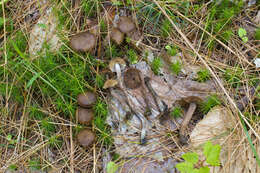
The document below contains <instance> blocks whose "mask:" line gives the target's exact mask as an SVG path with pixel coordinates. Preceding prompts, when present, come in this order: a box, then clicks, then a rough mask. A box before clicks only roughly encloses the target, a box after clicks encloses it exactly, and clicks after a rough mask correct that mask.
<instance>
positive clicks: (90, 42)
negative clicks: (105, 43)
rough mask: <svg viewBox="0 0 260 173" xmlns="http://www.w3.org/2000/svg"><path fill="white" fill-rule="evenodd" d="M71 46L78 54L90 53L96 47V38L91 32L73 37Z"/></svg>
mask: <svg viewBox="0 0 260 173" xmlns="http://www.w3.org/2000/svg"><path fill="white" fill-rule="evenodd" d="M70 46H71V48H72V49H73V50H75V51H77V52H90V51H91V50H92V49H93V48H94V47H95V46H96V37H95V35H94V34H91V33H89V32H83V33H79V34H76V35H73V36H72V37H71V38H70Z"/></svg>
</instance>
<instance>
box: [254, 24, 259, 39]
mask: <svg viewBox="0 0 260 173" xmlns="http://www.w3.org/2000/svg"><path fill="white" fill-rule="evenodd" d="M255 39H256V40H260V27H258V28H257V29H256V31H255Z"/></svg>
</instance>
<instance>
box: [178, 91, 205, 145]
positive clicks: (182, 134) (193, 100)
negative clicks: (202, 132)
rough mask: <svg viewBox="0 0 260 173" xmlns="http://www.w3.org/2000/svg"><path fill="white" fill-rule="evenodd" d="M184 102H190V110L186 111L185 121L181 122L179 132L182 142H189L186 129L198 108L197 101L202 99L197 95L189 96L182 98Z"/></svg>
mask: <svg viewBox="0 0 260 173" xmlns="http://www.w3.org/2000/svg"><path fill="white" fill-rule="evenodd" d="M181 101H182V102H184V103H189V108H188V111H187V112H186V113H185V115H184V117H183V121H182V123H181V127H180V132H179V140H180V143H181V144H187V141H188V139H187V138H186V135H185V130H186V128H187V126H188V124H189V122H190V120H191V118H192V115H193V113H194V112H195V110H196V108H197V103H199V102H201V101H202V99H201V98H200V97H196V96H189V97H186V98H184V99H183V100H181Z"/></svg>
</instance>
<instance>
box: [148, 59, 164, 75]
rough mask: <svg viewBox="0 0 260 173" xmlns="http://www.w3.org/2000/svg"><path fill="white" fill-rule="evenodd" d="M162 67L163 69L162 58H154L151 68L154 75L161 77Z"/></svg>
mask: <svg viewBox="0 0 260 173" xmlns="http://www.w3.org/2000/svg"><path fill="white" fill-rule="evenodd" d="M161 67H162V61H161V58H160V57H156V58H154V60H153V61H152V63H151V68H152V70H153V72H154V74H156V75H159V73H160V68H161Z"/></svg>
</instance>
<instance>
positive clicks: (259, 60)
mask: <svg viewBox="0 0 260 173" xmlns="http://www.w3.org/2000/svg"><path fill="white" fill-rule="evenodd" d="M254 63H255V66H256V68H259V67H260V58H256V59H255V61H254Z"/></svg>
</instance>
